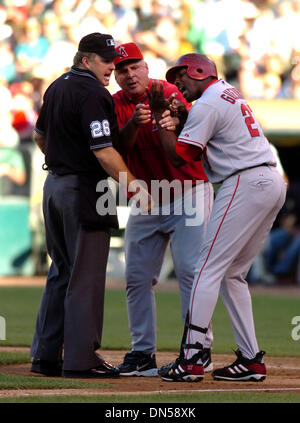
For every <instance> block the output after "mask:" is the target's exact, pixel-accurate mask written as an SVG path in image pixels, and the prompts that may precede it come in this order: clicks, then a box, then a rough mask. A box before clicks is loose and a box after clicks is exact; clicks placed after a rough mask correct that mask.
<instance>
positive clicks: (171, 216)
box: [125, 182, 213, 353]
mask: <svg viewBox="0 0 300 423" xmlns="http://www.w3.org/2000/svg"><path fill="white" fill-rule="evenodd" d="M191 198H192V200H193V204H194V205H195V204H196V206H197V209H198V211H199V210H202V211H201V213H200V216H199V219H195V215H189V214H188V210H186V208H185V207H184V206H183V203H182V200H180V201H179V202H178V201H177V203H172V204H171V207H170V213H167V214H163V213H164V212H165V211H163V209H162V208H160V209H159V211H158V215H151V214H150V215H146V216H143V215H137V216H134V215H130V217H129V220H128V222H127V225H126V230H125V259H126V300H127V310H128V319H129V329H130V335H131V337H132V349H133V350H136V351H143V352H147V353H151V352H154V351H156V303H155V295H154V286H155V285H156V284H157V282H158V277H159V274H160V270H161V267H162V262H163V259H164V255H165V252H166V249H167V246H168V243H169V242H170V249H171V253H172V258H173V263H174V269H175V273H176V276H177V278H178V283H179V290H180V300H181V317H182V321H183V322H184V321H185V317H186V313H187V311H188V306H189V301H190V292H191V288H192V285H193V280H194V274H195V267H196V263H197V260H198V257H199V252H200V248H201V246H202V242H203V238H204V233H205V229H206V226H207V223H208V220H209V217H210V213H211V209H212V204H213V188H212V185H211V184H210V183H209V182H206V183H202V184H201V185H199V187H198V189H197V190H196V187H194V188H193V189H192V192H191ZM178 205H179V206H181V207H180V208H179V210H178ZM180 209H181V210H182V213H181V214H176V213H179V212H180ZM198 214H199V213H198ZM189 224H190V225H191V226H189ZM212 342H213V334H212V329H211V326H209V330H208V332H207V336H206V339H205V342H204V347H205V348H210V347H211V345H212Z"/></svg>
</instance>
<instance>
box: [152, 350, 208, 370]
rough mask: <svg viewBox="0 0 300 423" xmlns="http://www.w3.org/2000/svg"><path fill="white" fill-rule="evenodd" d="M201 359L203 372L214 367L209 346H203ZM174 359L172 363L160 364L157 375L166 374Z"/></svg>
mask: <svg viewBox="0 0 300 423" xmlns="http://www.w3.org/2000/svg"><path fill="white" fill-rule="evenodd" d="M201 361H202V364H203V368H204V373H208V372H211V371H212V370H213V368H214V366H213V363H212V361H211V349H210V348H204V350H203V354H202V357H201ZM174 363H175V361H172V363H170V364H167V365H166V366H161V367H160V368H159V369H158V375H159V376H165V375H167V374H168V371H169V370H170V369H171V367H172V366H173V364H174Z"/></svg>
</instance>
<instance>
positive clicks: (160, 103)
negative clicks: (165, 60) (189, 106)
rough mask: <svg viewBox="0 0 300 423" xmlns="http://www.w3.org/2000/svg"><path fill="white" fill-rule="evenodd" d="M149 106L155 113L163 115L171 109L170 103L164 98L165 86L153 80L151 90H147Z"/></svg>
mask: <svg viewBox="0 0 300 423" xmlns="http://www.w3.org/2000/svg"><path fill="white" fill-rule="evenodd" d="M146 91H147V97H148V100H149V105H150V107H151V109H152V110H153V112H154V113H156V112H157V113H162V112H163V111H164V110H166V109H167V108H168V107H169V102H168V100H167V99H165V96H164V86H163V83H162V82H159V81H158V80H153V82H152V84H151V88H150V90H149V89H148V88H146Z"/></svg>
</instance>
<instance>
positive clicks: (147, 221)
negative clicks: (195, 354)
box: [113, 43, 213, 376]
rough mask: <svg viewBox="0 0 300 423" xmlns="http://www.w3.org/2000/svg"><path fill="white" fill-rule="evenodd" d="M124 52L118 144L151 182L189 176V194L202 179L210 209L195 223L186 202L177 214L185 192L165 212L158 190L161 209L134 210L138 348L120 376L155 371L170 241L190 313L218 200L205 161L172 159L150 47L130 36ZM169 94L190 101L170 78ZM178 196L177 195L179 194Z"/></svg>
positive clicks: (131, 283) (131, 299) (133, 319)
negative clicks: (152, 101) (158, 296)
mask: <svg viewBox="0 0 300 423" xmlns="http://www.w3.org/2000/svg"><path fill="white" fill-rule="evenodd" d="M116 50H117V52H118V53H119V54H120V55H121V56H118V59H117V60H115V62H114V63H115V66H116V69H115V78H116V81H117V83H118V84H119V86H120V87H121V88H122V89H121V90H120V91H118V92H117V93H115V94H114V95H113V99H114V102H115V110H116V114H117V119H118V124H119V128H120V132H121V134H122V136H123V137H122V139H123V140H126V141H124V142H123V143H122V145H120V146H119V148H120V150H121V151H122V152H123V157H124V159H125V161H126V163H127V165H128V167H129V169H130V170H131V172H132V173H133V174H134V175H135V176H136V177H137V178H138V179H140V180H143V181H145V182H146V183H147V186H148V190H149V192H151V182H152V181H153V180H156V181H159V182H160V181H162V180H164V181H169V182H172V181H174V180H177V181H180V182H181V183H182V184H183V183H184V181H186V180H189V181H191V183H192V184H193V187H192V188H191V190H190V195H191V197H192V198H193V200H195V199H196V197H197V196H198V195H199V191H197V190H198V189H199V187H197V185H196V184H197V182H200V181H201V187H200V188H201V189H203V197H204V199H203V198H201V204H202V205H203V200H204V205H203V207H204V217H203V220H202V222H200V224H199V225H196V226H188V225H186V219H187V215H186V213H185V210H184V209H183V212H182V213H181V214H176V211H175V204H177V203H178V202H180V203H181V202H182V201H183V199H182V193H180V195H179V196H178V197H177V198H175V195H174V197H173V198H171V201H170V202H169V205H170V211H169V212H168V214H164V212H163V204H162V199H161V198H155V195H153V193H152V196H153V198H154V201H155V202H156V204H159V210H158V212H157V214H151V215H150V214H148V215H137V216H136V215H133V214H131V215H130V217H129V220H128V223H127V226H126V231H125V258H126V300H127V309H128V318H129V328H130V335H131V337H132V351H130V352H128V353H127V354H126V355H125V357H124V362H123V363H122V364H120V365H119V367H118V368H119V371H120V375H121V376H156V375H157V372H158V371H157V365H156V359H155V354H154V353H155V351H156V308H155V307H156V306H155V296H154V286H155V285H156V284H157V281H158V277H159V274H160V270H161V266H162V262H163V258H164V254H165V251H166V248H167V246H168V243H169V242H170V248H171V252H172V258H173V262H174V268H175V272H176V276H177V278H178V281H179V289H180V297H181V314H182V319H183V321H184V320H185V316H186V313H187V310H188V305H189V298H190V292H191V287H192V283H193V279H194V269H195V265H196V260H197V257H198V254H199V251H200V246H201V243H202V240H203V234H204V229H205V227H206V225H207V222H208V218H209V215H210V211H211V207H212V202H213V189H212V185H211V184H210V183H209V182H207V178H206V175H205V173H204V171H203V168H202V163H201V162H194V163H190V164H186V165H184V166H182V167H181V168H180V169H175V168H174V167H173V166H172V165H171V163H170V162H169V160H168V157H167V154H166V153H165V151H164V149H163V147H162V145H161V143H160V140H159V133H158V130H157V127H156V125H155V124H154V123H153V116H152V113H151V110H150V107H149V104H148V99H147V91H146V89H148V88H149V89H150V87H151V86H152V84H153V80H152V79H150V78H149V76H148V74H149V70H148V66H147V64H146V62H145V61H144V59H143V55H142V53H141V51H140V49H139V48H138V46H137V45H136V44H135V43H126V44H122V45H119V46H118V47H117V48H116ZM161 83H162V84H163V85H164V90H165V95H166V97H167V98H169V97H170V96H171V95H172V94H174V93H176V98H177V97H178V100H181V101H183V102H185V104H186V105H187V106H188V104H187V102H186V101H185V100H184V98H183V97H182V95H181V93H180V92H179V91H178V90H177V88H176V87H175V86H174V85H172V84H169V83H168V82H166V81H161ZM175 200H176V201H175ZM212 340H213V337H212V331H211V329H209V331H208V333H207V335H206V339H205V341H204V351H203V357H202V358H203V361H204V364H205V369H206V371H210V370H212V363H211V358H210V357H211V354H210V350H211V345H212Z"/></svg>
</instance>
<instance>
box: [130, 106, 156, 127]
mask: <svg viewBox="0 0 300 423" xmlns="http://www.w3.org/2000/svg"><path fill="white" fill-rule="evenodd" d="M151 115H152V113H151V109H150V106H149V105H148V104H142V103H139V104H137V105H136V107H135V110H134V112H133V115H132V118H131V119H132V121H133V122H134V124H135V125H136V126H142V125H145V124H146V123H148V122H150V120H151Z"/></svg>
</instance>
